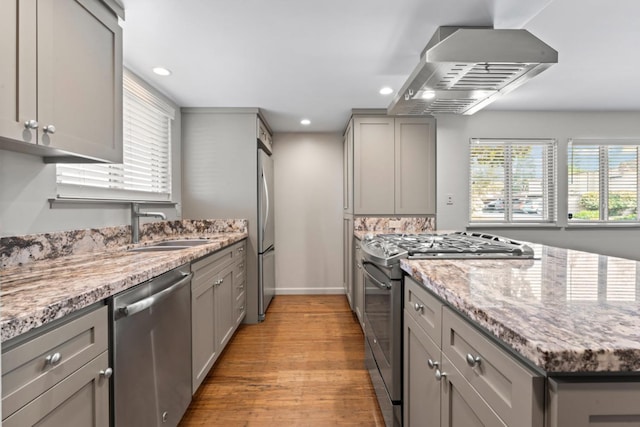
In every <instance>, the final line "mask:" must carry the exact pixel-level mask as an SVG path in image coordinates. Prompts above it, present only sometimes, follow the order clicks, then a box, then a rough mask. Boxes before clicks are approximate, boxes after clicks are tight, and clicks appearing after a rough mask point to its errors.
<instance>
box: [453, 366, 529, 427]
mask: <svg viewBox="0 0 640 427" xmlns="http://www.w3.org/2000/svg"><path fill="white" fill-rule="evenodd" d="M440 369H441V372H443V373H444V374H443V375H444V377H443V378H442V380H441V382H442V388H441V393H442V394H441V409H440V414H441V417H442V421H441V425H442V426H443V427H488V426H491V427H507V424H505V423H504V422H503V421H502V420H501V419H500V417H498V416H497V415H496V413H495V412H493V410H491V408H490V407H489V405H487V402H485V401H484V400H483V399H482V397H480V395H479V394H478V392H476V391H475V390H474V389H473V387H471V385H470V384H469V383H468V382H467V380H465V379H464V378H463V376H462V375H461V374H460V373H459V372H458V371H457V370H456V368H455V367H454V366H453V364H452V363H451V362H450V361H449V360H448V359H447V358H446V356H444V355H443V356H442V363H441V368H440ZM511 427H517V426H515V425H514V426H511Z"/></svg>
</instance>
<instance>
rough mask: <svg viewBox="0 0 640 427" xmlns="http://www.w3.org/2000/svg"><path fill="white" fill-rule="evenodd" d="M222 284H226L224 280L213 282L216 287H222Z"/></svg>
mask: <svg viewBox="0 0 640 427" xmlns="http://www.w3.org/2000/svg"><path fill="white" fill-rule="evenodd" d="M222 282H224V279H218V280H216V281H215V282H213V284H214V285H216V286H220V285H222Z"/></svg>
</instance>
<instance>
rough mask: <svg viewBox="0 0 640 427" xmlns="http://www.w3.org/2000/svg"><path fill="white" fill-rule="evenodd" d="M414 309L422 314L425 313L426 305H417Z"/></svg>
mask: <svg viewBox="0 0 640 427" xmlns="http://www.w3.org/2000/svg"><path fill="white" fill-rule="evenodd" d="M413 308H414V309H415V310H416V311H417V312H419V313H422V312H423V311H424V305H422V304H418V303H415V305H414V306H413Z"/></svg>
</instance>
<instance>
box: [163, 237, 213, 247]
mask: <svg viewBox="0 0 640 427" xmlns="http://www.w3.org/2000/svg"><path fill="white" fill-rule="evenodd" d="M207 243H211V240H207V239H183V240H167V241H166V242H158V243H155V244H154V245H153V246H155V247H162V248H166V247H172V246H188V247H191V246H200V245H206V244H207Z"/></svg>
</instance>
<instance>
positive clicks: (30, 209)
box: [0, 81, 181, 237]
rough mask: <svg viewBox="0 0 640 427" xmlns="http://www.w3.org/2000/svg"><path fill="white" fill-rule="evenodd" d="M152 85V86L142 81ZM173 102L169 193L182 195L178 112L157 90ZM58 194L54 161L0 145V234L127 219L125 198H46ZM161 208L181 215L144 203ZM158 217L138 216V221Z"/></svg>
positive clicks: (122, 222)
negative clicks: (69, 200)
mask: <svg viewBox="0 0 640 427" xmlns="http://www.w3.org/2000/svg"><path fill="white" fill-rule="evenodd" d="M140 82H141V83H142V84H143V85H144V86H146V87H147V88H148V89H150V90H154V89H153V88H152V87H151V86H149V85H147V84H146V83H144V82H143V81H140ZM156 94H157V95H158V96H160V97H162V98H163V99H164V100H165V101H166V102H168V103H170V104H171V105H172V106H174V107H175V108H176V118H175V120H174V122H173V124H172V147H171V156H172V167H173V172H174V173H173V176H172V181H171V185H172V193H173V194H172V199H173V201H174V202H178V203H179V202H180V201H181V161H180V159H181V157H180V133H181V126H180V112H179V111H178V107H177V106H176V105H175V104H174V103H173V102H172V101H171V100H170V99H168V98H166V97H165V96H163V95H162V94H160V93H158V92H157V91H156ZM55 196H56V166H55V165H53V164H45V163H43V160H42V158H41V157H37V156H34V155H30V154H22V153H15V152H11V151H4V150H0V237H3V236H17V235H23V234H34V233H45V232H49V231H64V230H77V229H84V228H98V227H110V226H115V225H129V224H130V222H131V219H130V208H129V206H128V205H123V204H107V203H101V204H67V203H65V204H55V205H53V207H50V206H49V202H48V199H51V198H55ZM145 210H153V211H162V212H165V213H166V215H167V219H178V218H180V217H181V208H180V204H178V205H177V206H176V207H169V206H163V207H157V206H144V205H143V206H142V211H145ZM157 220H158V219H154V218H150V219H146V218H141V219H140V221H141V222H149V221H157Z"/></svg>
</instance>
